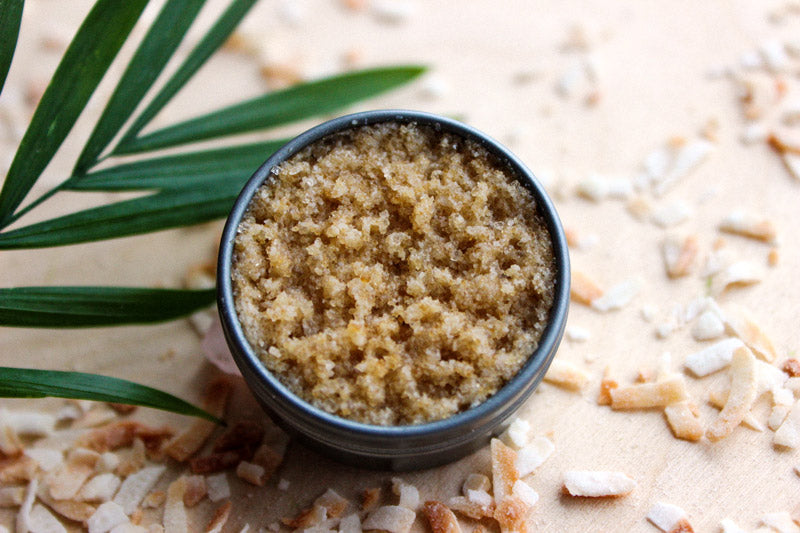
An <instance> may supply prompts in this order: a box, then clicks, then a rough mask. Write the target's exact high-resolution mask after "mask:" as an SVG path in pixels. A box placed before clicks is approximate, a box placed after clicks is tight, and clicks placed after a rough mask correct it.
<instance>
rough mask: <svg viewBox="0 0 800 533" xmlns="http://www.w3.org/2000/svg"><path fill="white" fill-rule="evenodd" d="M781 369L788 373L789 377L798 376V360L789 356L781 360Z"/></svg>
mask: <svg viewBox="0 0 800 533" xmlns="http://www.w3.org/2000/svg"><path fill="white" fill-rule="evenodd" d="M781 369H782V370H783V371H784V372H786V373H787V374H789V377H790V378H796V377H798V376H800V361H798V360H797V359H795V358H793V357H792V358H789V359H787V360H786V361H784V362H783V365H781Z"/></svg>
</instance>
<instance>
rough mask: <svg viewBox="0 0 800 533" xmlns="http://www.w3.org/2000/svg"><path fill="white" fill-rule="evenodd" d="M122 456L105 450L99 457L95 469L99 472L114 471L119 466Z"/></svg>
mask: <svg viewBox="0 0 800 533" xmlns="http://www.w3.org/2000/svg"><path fill="white" fill-rule="evenodd" d="M119 463H120V458H119V456H118V455H117V454H116V453H114V452H103V453H101V454H100V457H99V458H98V459H97V464H96V465H94V469H95V470H96V471H97V472H101V473H102V472H113V471H114V470H116V468H117V467H118V466H119Z"/></svg>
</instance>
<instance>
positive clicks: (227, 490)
mask: <svg viewBox="0 0 800 533" xmlns="http://www.w3.org/2000/svg"><path fill="white" fill-rule="evenodd" d="M206 487H207V488H208V499H209V500H211V501H212V502H218V501H220V500H224V499H225V498H230V496H231V487H230V485H229V484H228V474H226V473H225V472H220V473H219V474H213V475H210V476H208V477H207V478H206Z"/></svg>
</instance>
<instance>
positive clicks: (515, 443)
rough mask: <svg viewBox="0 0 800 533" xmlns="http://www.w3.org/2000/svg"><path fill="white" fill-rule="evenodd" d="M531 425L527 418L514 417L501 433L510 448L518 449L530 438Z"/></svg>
mask: <svg viewBox="0 0 800 533" xmlns="http://www.w3.org/2000/svg"><path fill="white" fill-rule="evenodd" d="M530 432H531V425H530V423H529V422H528V421H527V420H524V419H522V418H519V417H515V418H514V420H512V421H511V424H509V426H508V429H507V430H506V431H505V433H504V434H503V437H504V438H503V440H504V441H505V442H506V443H507V444H508V445H509V446H511V447H512V448H514V449H519V448H522V447H523V446H525V445H526V444H528V441H529V440H530V436H529V435H530Z"/></svg>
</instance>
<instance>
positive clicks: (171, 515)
mask: <svg viewBox="0 0 800 533" xmlns="http://www.w3.org/2000/svg"><path fill="white" fill-rule="evenodd" d="M185 494H186V478H185V477H179V478H178V479H176V480H175V481H173V482H172V483H170V485H169V487H168V488H167V501H166V503H165V504H164V533H188V531H189V526H188V524H187V516H186V507H185V506H184V505H183V497H184V495H185Z"/></svg>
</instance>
